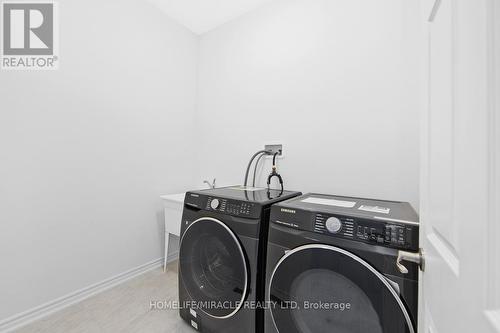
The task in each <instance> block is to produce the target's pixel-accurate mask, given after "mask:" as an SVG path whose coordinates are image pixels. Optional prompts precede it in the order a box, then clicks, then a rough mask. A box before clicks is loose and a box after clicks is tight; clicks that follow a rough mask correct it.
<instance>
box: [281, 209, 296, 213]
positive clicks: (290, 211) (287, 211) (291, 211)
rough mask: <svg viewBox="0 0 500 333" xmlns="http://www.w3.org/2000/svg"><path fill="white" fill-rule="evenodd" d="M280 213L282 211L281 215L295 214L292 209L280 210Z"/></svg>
mask: <svg viewBox="0 0 500 333" xmlns="http://www.w3.org/2000/svg"><path fill="white" fill-rule="evenodd" d="M281 211H282V212H283V213H290V214H295V211H294V210H293V209H286V208H281Z"/></svg>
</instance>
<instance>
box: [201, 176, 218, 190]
mask: <svg viewBox="0 0 500 333" xmlns="http://www.w3.org/2000/svg"><path fill="white" fill-rule="evenodd" d="M215 180H216V179H215V178H214V180H213V181H212V184H210V182H209V181H208V180H204V181H203V183H205V184H207V185H208V188H215Z"/></svg>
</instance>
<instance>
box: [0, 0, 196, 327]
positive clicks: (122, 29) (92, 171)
mask: <svg viewBox="0 0 500 333" xmlns="http://www.w3.org/2000/svg"><path fill="white" fill-rule="evenodd" d="M59 5H60V17H61V23H60V26H61V29H60V33H61V38H60V45H61V55H60V61H61V62H60V69H59V70H58V71H50V72H42V71H37V72H35V71H27V72H19V71H11V72H8V71H2V72H1V73H0V94H1V106H0V320H1V319H4V318H6V317H9V316H11V315H13V314H16V313H19V312H21V311H24V310H27V309H29V308H32V307H34V306H37V305H40V304H42V303H44V302H47V301H50V300H53V299H55V298H57V297H60V296H63V295H66V294H68V293H70V292H73V291H75V290H78V289H80V288H83V287H86V286H89V285H91V284H93V283H96V282H99V281H101V280H103V279H106V278H109V277H111V276H114V275H116V274H118V273H122V272H124V271H127V270H129V269H131V268H134V267H136V266H138V265H142V264H144V263H147V262H149V261H151V260H154V259H157V258H159V257H161V256H162V255H163V251H162V246H163V243H162V242H163V238H162V232H163V231H162V228H163V227H162V223H163V220H162V219H163V215H162V210H161V202H160V200H159V198H158V196H159V195H160V194H166V193H175V192H178V191H183V190H185V188H186V187H190V184H192V182H193V168H192V163H186V162H185V161H186V159H188V160H189V158H190V156H192V154H193V152H192V151H187V148H188V147H191V143H192V138H191V137H190V136H186V135H185V133H186V130H188V129H190V128H191V126H192V124H193V115H194V108H195V90H196V54H197V46H198V44H197V43H198V40H197V37H196V36H195V35H194V34H192V33H191V32H189V31H187V30H186V29H184V28H182V27H180V26H178V25H177V24H175V23H173V22H172V21H170V20H169V18H168V17H166V16H165V15H163V14H161V12H160V11H159V10H157V9H155V8H154V7H152V6H150V5H148V4H147V2H145V1H141V0H126V1H124V0H106V1H98V0H85V1H83V0H80V1H60V2H59Z"/></svg>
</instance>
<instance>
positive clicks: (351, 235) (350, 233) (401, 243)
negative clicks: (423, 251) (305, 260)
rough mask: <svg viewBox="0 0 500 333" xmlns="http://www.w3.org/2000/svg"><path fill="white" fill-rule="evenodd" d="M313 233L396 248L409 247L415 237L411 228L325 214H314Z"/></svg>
mask: <svg viewBox="0 0 500 333" xmlns="http://www.w3.org/2000/svg"><path fill="white" fill-rule="evenodd" d="M314 231H315V232H317V233H321V234H327V235H332V236H337V237H342V238H347V239H356V240H360V241H364V242H368V243H377V244H380V245H385V246H390V247H396V248H407V247H410V246H411V245H412V239H413V237H414V236H417V235H412V232H413V229H412V227H411V226H406V225H400V224H395V223H385V222H378V221H377V222H374V221H369V220H364V219H358V218H353V217H343V216H330V215H326V214H316V217H315V221H314Z"/></svg>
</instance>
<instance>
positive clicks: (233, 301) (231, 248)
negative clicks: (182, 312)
mask: <svg viewBox="0 0 500 333" xmlns="http://www.w3.org/2000/svg"><path fill="white" fill-rule="evenodd" d="M179 266H180V271H179V274H180V276H181V279H182V282H183V283H184V286H185V288H186V290H187V292H188V293H189V295H190V296H191V299H192V300H193V301H194V302H196V303H197V305H196V306H197V308H198V309H200V310H202V311H203V312H205V313H206V314H208V315H210V316H212V317H215V318H229V317H231V316H232V315H234V314H235V313H236V312H238V310H239V309H240V307H241V306H242V304H243V301H244V299H245V297H246V293H247V285H248V271H247V261H246V259H245V255H244V253H243V249H242V247H241V245H240V242H239V241H238V238H237V237H236V235H235V234H234V233H233V232H232V231H231V229H229V228H228V227H227V226H226V225H225V224H224V223H222V222H220V221H219V220H217V219H214V218H211V217H204V218H200V219H198V220H196V221H194V222H193V223H192V224H191V225H190V226H189V227H188V228H187V229H186V231H185V232H184V234H183V236H182V238H181V242H180V249H179Z"/></svg>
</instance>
